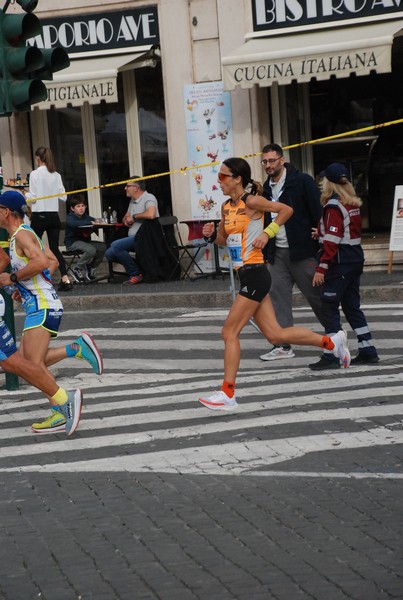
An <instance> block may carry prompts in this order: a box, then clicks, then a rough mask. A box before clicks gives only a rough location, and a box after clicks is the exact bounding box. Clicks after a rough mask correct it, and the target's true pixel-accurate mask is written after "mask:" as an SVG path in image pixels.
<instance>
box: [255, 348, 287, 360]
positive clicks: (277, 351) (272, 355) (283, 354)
mask: <svg viewBox="0 0 403 600" xmlns="http://www.w3.org/2000/svg"><path fill="white" fill-rule="evenodd" d="M294 356H295V354H294V351H293V349H292V348H290V349H289V350H284V348H282V347H281V346H273V348H272V349H271V350H270V352H268V353H267V354H261V356H260V360H278V359H279V358H293V357H294Z"/></svg>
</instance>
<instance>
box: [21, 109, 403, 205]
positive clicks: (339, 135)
mask: <svg viewBox="0 0 403 600" xmlns="http://www.w3.org/2000/svg"><path fill="white" fill-rule="evenodd" d="M400 123H403V119H395V120H394V121H387V122H385V123H380V124H378V125H370V126H369V127H361V128H360V129H353V130H351V131H345V132H344V133H335V134H334V135H328V136H326V137H323V138H317V139H316V140H309V141H307V142H299V143H298V144H290V145H289V146H283V150H292V149H294V148H300V147H302V146H310V145H312V144H317V143H318V142H327V141H329V140H336V139H339V138H343V137H348V136H351V135H356V134H357V133H364V132H366V131H373V130H374V129H381V128H382V127H390V126H391V125H398V124H400ZM261 154H262V153H261V152H253V153H252V154H244V155H243V156H241V157H240V158H253V157H255V156H260V155H261ZM219 164H221V161H219V160H216V161H214V162H209V163H203V164H200V165H191V166H190V167H182V168H181V169H173V170H172V171H166V172H165V173H155V174H154V175H144V176H143V177H136V178H135V179H124V180H123V181H115V182H113V183H103V184H101V185H94V186H92V187H87V188H82V189H80V190H72V191H71V192H66V195H67V196H70V195H72V194H81V193H83V192H91V191H93V190H101V189H105V188H109V187H115V186H117V185H125V184H126V183H133V182H136V181H146V180H148V179H156V178H157V177H165V176H167V175H175V174H180V175H186V173H187V172H188V171H196V170H199V169H205V168H206V167H212V166H214V165H219ZM59 196H60V194H52V195H51V196H41V197H40V198H35V199H32V200H27V203H29V202H31V203H32V202H36V201H37V200H46V199H48V198H57V197H59Z"/></svg>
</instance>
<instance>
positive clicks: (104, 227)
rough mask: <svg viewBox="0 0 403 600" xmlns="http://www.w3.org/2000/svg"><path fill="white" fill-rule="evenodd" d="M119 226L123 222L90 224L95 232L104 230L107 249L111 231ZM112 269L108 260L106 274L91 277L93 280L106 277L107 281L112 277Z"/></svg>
mask: <svg viewBox="0 0 403 600" xmlns="http://www.w3.org/2000/svg"><path fill="white" fill-rule="evenodd" d="M84 227H86V226H85V225H84ZM120 227H124V225H123V223H95V222H94V223H93V225H92V229H93V231H94V233H95V234H97V233H98V230H99V229H102V230H103V231H104V232H105V245H106V249H108V248H109V247H110V245H111V244H112V241H113V233H114V232H115V231H117V230H118V229H119V228H120ZM113 276H114V270H113V263H112V262H111V261H110V260H108V274H107V275H103V276H101V277H96V279H93V281H94V282H95V281H103V280H104V279H106V280H107V281H108V282H109V283H110V282H111V281H113V279H114V277H113Z"/></svg>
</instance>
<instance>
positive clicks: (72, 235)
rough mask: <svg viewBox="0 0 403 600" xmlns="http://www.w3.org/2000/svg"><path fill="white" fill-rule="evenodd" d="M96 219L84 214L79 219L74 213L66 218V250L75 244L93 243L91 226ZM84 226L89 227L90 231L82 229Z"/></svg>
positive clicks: (71, 212) (70, 213)
mask: <svg viewBox="0 0 403 600" xmlns="http://www.w3.org/2000/svg"><path fill="white" fill-rule="evenodd" d="M93 220H94V217H90V215H88V214H87V213H84V214H83V216H82V217H77V215H76V214H74V213H73V211H70V212H69V213H68V214H67V217H66V232H65V237H64V244H65V246H66V248H67V249H68V248H70V246H71V245H72V244H73V243H74V242H89V243H91V233H92V229H91V227H90V226H91V225H92V222H93ZM83 225H88V226H89V227H88V229H80V227H82V226H83Z"/></svg>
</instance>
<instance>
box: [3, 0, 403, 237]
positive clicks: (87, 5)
mask: <svg viewBox="0 0 403 600" xmlns="http://www.w3.org/2000/svg"><path fill="white" fill-rule="evenodd" d="M336 4H337V6H336ZM395 4H398V3H393V2H386V0H385V1H383V2H382V1H380V2H377V3H371V4H370V3H369V2H365V1H362V2H360V3H358V2H354V1H352V0H341V2H338V3H335V2H333V3H332V2H331V1H329V0H305V1H303V0H293V1H292V2H291V0H238V1H237V2H234V0H154V1H150V2H149V1H147V0H132V1H130V2H122V1H113V0H109V1H107V2H103V1H102V0H101V2H98V3H94V2H93V0H81V1H78V0H66V2H64V3H63V7H62V8H59V7H58V8H57V9H56V10H55V8H54V3H53V2H51V1H50V0H41V1H40V2H39V5H38V8H37V9H36V11H35V14H36V15H37V16H38V17H39V18H40V19H41V21H42V23H43V25H44V28H43V35H42V36H41V38H40V39H39V38H38V39H36V40H34V41H33V43H35V44H37V45H41V44H43V45H44V46H45V47H54V46H57V45H62V46H63V47H65V48H66V50H67V51H68V53H69V56H70V61H71V64H70V67H69V68H68V69H66V70H64V71H61V72H60V73H57V74H55V76H54V80H53V81H52V82H46V85H47V89H48V99H47V101H46V102H42V103H40V104H38V105H36V106H35V107H34V108H33V110H32V111H31V112H30V113H20V114H16V115H13V116H12V117H10V118H2V119H0V152H1V163H2V166H3V172H4V177H13V175H14V174H15V173H17V172H19V173H23V174H25V173H27V172H29V171H31V170H32V168H33V153H34V151H35V148H36V147H38V146H40V145H48V146H50V147H51V148H52V150H53V151H54V154H55V157H56V163H57V168H58V170H59V171H60V173H61V174H62V176H63V180H64V182H65V186H66V189H67V190H87V188H90V189H89V190H88V191H86V192H85V193H86V194H87V197H88V201H89V210H90V213H91V214H92V215H93V216H101V214H102V212H103V210H104V209H108V208H109V207H111V208H113V209H116V210H117V211H118V214H119V216H121V215H122V214H123V213H124V212H125V209H126V206H127V200H126V198H125V194H124V189H123V184H119V182H122V181H125V180H126V179H127V178H129V177H130V176H134V175H140V176H146V177H147V178H148V179H147V185H148V189H149V190H150V191H151V192H153V193H154V194H155V195H156V196H157V198H158V200H159V202H160V210H161V213H162V214H164V213H169V212H173V213H174V214H176V215H177V216H178V217H179V219H180V220H185V219H189V218H192V217H195V216H196V215H195V213H194V208H192V203H191V195H192V185H193V181H192V177H191V174H192V173H191V171H188V168H189V167H190V168H193V167H195V166H197V165H195V161H194V160H192V161H190V158H189V157H190V156H191V152H190V150H191V149H190V148H189V135H188V130H189V127H188V122H187V119H188V118H189V113H187V112H186V97H185V89H186V88H187V86H189V85H191V84H193V85H195V86H197V85H200V86H202V85H203V84H206V83H209V82H223V89H224V90H227V91H229V92H230V105H231V106H230V110H231V127H232V131H231V134H232V148H231V150H232V151H233V153H234V154H235V155H238V156H245V155H250V154H256V153H259V151H260V150H261V148H262V146H263V145H264V144H265V143H268V142H271V141H275V142H277V143H279V144H281V145H283V146H286V147H288V146H291V148H290V150H289V151H288V158H289V159H291V161H292V162H293V163H294V164H296V166H297V167H299V168H301V169H303V170H305V171H307V172H309V173H311V174H312V175H313V176H315V175H317V174H318V173H319V172H320V171H321V170H322V168H323V167H324V166H325V165H326V164H327V163H329V162H331V161H342V162H344V163H346V164H348V166H349V169H350V172H351V176H352V179H353V181H354V183H355V184H356V187H357V190H358V192H359V193H360V195H361V196H362V197H363V199H364V202H365V210H364V226H365V228H366V229H367V230H368V231H381V230H387V229H388V228H389V227H390V220H391V211H392V204H393V190H394V186H395V185H398V184H401V183H402V181H401V179H402V177H403V169H402V167H403V143H402V142H401V139H403V138H402V135H401V133H402V132H403V126H402V125H401V124H398V125H393V126H389V127H384V128H382V129H379V130H374V129H371V127H372V126H373V125H374V124H379V123H384V122H390V121H394V120H398V119H400V118H403V98H402V94H403V92H402V87H401V85H400V79H401V74H402V69H403V60H402V56H403V55H402V44H401V41H402V38H401V37H400V32H401V29H402V28H403V12H402V11H399V10H398V7H396V6H395ZM10 10H11V11H14V12H18V11H20V10H21V9H20V8H19V7H18V6H15V5H11V6H10V8H9V11H10ZM188 108H189V106H188ZM217 115H218V109H217V111H216V113H215V117H214V118H216V119H217V118H218V117H217ZM216 125H217V129H219V125H220V124H219V123H217V124H216ZM357 130H359V131H358V132H357ZM346 132H350V133H349V134H348V135H347V136H345V135H344V134H345V133H346ZM339 134H343V135H342V136H341V137H337V136H338V135H339ZM210 137H215V134H214V133H212V134H211V135H210V136H209V138H207V139H210ZM312 140H320V141H317V142H315V143H313V144H311V143H309V144H305V145H300V144H301V143H302V142H311V141H312ZM198 147H200V148H201V144H200V145H199V146H198ZM217 148H218V146H217ZM220 149H221V153H219V154H218V157H217V160H221V159H222V158H224V154H223V146H220ZM215 151H216V150H215ZM209 154H211V153H209ZM214 154H215V152H214ZM200 158H201V160H200V162H201V163H202V165H203V164H204V163H206V162H208V159H207V160H206V158H205V157H204V159H202V157H201V155H200ZM250 162H251V165H252V170H253V173H254V177H255V178H256V179H263V177H264V173H263V172H262V169H261V166H260V163H259V157H258V156H254V157H251V158H250ZM203 168H206V167H205V166H202V167H201V170H202V169H203ZM99 186H102V187H99ZM214 187H215V186H214V185H213V186H212V188H213V189H214ZM210 191H211V190H210V189H209V190H208V194H205V195H206V200H207V199H208V198H207V196H208V195H210ZM215 193H219V192H217V190H215ZM205 216H208V212H207V215H205Z"/></svg>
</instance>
